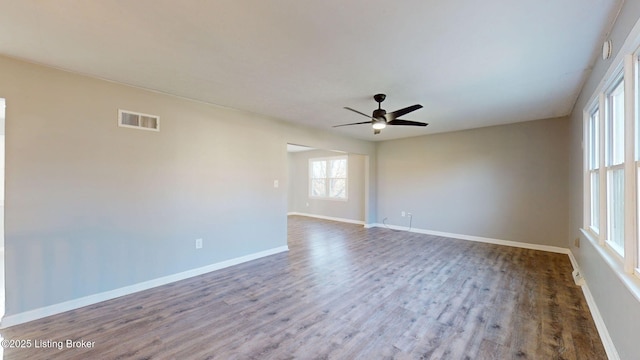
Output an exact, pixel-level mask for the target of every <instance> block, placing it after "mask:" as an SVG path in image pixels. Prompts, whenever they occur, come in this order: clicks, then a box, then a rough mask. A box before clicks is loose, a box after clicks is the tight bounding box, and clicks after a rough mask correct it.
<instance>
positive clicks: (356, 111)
mask: <svg viewBox="0 0 640 360" xmlns="http://www.w3.org/2000/svg"><path fill="white" fill-rule="evenodd" d="M344 108H345V109H347V110H351V111H353V112H354V113H356V114H360V115H362V116H366V117H368V118H369V119H373V118H372V117H371V115H367V114H365V113H363V112H360V111H358V110H355V109H352V108H350V107H346V106H345V107H344Z"/></svg>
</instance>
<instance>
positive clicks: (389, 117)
mask: <svg viewBox="0 0 640 360" xmlns="http://www.w3.org/2000/svg"><path fill="white" fill-rule="evenodd" d="M421 108H422V105H420V104H416V105H411V106H407V107H406V108H404V109H400V110H396V111H394V112H390V113H388V114H387V115H386V117H387V121H393V120H395V119H397V118H399V117H400V116H402V115H405V114H408V113H410V112H412V111H416V110H418V109H421Z"/></svg>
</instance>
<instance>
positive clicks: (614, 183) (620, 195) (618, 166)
mask: <svg viewBox="0 0 640 360" xmlns="http://www.w3.org/2000/svg"><path fill="white" fill-rule="evenodd" d="M606 106H607V113H606V116H605V147H606V148H605V166H606V173H607V244H609V246H611V247H612V248H613V249H614V250H615V251H616V252H618V253H619V254H620V255H624V126H625V117H624V80H623V79H620V80H618V81H617V82H616V83H615V85H614V86H613V87H612V89H611V91H610V92H609V93H608V94H607V103H606Z"/></svg>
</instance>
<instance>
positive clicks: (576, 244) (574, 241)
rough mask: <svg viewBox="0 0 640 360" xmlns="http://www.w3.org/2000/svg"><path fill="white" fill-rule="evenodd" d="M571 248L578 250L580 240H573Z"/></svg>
mask: <svg viewBox="0 0 640 360" xmlns="http://www.w3.org/2000/svg"><path fill="white" fill-rule="evenodd" d="M573 246H575V247H577V248H579V247H580V238H579V237H577V238H575V240H573Z"/></svg>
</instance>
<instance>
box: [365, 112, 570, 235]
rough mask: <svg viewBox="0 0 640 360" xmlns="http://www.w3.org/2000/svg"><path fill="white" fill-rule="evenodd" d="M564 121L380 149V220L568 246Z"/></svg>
mask: <svg viewBox="0 0 640 360" xmlns="http://www.w3.org/2000/svg"><path fill="white" fill-rule="evenodd" d="M568 138H569V122H568V120H567V119H565V118H560V119H549V120H538V121H530V122H524V123H517V124H511V125H502V126H493V127H486V128H481V129H474V130H467V131H459V132H452V133H445V134H436V135H430V136H421V137H414V138H408V139H402V140H395V141H385V142H382V143H380V144H379V146H378V149H377V152H378V170H377V186H378V189H379V191H378V198H377V199H378V204H377V208H378V222H382V221H383V219H385V218H387V220H386V222H387V224H391V225H399V226H408V225H409V222H408V218H402V217H401V216H400V215H401V211H406V212H410V213H412V215H413V219H412V226H413V227H414V228H418V229H423V230H431V231H439V232H447V233H453V234H460V235H471V236H480V237H487V238H492V239H500V240H509V241H517V242H525V243H531V244H540V245H552V246H561V247H566V246H567V244H566V238H567V221H568V219H567V213H568V195H567V193H568V191H569V184H568V170H567V163H568V159H569V156H568V149H569V147H568V144H567V139H568Z"/></svg>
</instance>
